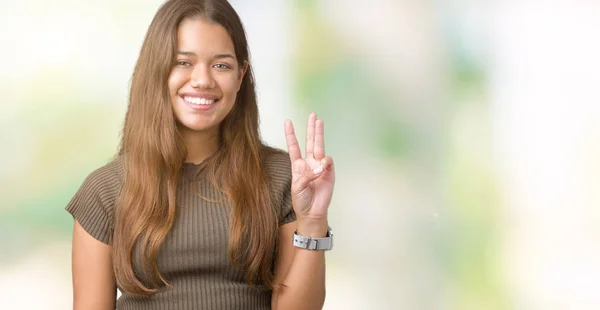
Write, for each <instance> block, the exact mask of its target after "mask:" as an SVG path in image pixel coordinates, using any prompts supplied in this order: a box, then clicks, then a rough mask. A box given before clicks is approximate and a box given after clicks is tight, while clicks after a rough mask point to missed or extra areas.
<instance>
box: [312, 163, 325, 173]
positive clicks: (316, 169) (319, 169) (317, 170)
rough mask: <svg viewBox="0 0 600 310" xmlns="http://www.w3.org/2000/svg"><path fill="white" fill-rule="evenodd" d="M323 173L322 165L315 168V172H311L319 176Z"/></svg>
mask: <svg viewBox="0 0 600 310" xmlns="http://www.w3.org/2000/svg"><path fill="white" fill-rule="evenodd" d="M321 172H323V165H320V166H319V167H317V168H315V170H313V173H314V174H319V173H321Z"/></svg>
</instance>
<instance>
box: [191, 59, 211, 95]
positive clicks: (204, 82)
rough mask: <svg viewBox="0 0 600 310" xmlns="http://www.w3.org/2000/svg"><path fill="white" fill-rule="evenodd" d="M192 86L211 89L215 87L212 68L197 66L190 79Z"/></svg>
mask: <svg viewBox="0 0 600 310" xmlns="http://www.w3.org/2000/svg"><path fill="white" fill-rule="evenodd" d="M190 85H191V86H192V87H194V88H204V89H211V88H214V87H215V80H214V79H213V76H212V72H211V70H210V67H208V66H205V65H200V64H198V65H196V67H195V68H194V70H193V71H192V75H191V77H190Z"/></svg>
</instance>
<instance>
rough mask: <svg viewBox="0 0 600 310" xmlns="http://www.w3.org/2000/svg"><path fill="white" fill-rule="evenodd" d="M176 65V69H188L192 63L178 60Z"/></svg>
mask: <svg viewBox="0 0 600 310" xmlns="http://www.w3.org/2000/svg"><path fill="white" fill-rule="evenodd" d="M176 64H177V66H178V67H189V66H191V65H192V63H191V62H189V61H187V60H178V61H177V63H176Z"/></svg>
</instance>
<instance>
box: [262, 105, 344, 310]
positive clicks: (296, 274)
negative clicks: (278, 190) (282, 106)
mask: <svg viewBox="0 0 600 310" xmlns="http://www.w3.org/2000/svg"><path fill="white" fill-rule="evenodd" d="M285 135H286V142H287V146H288V153H289V156H290V163H291V165H292V167H291V172H292V173H291V178H292V180H291V192H290V193H291V195H290V196H291V200H292V207H293V209H294V212H295V214H296V218H297V221H296V222H295V223H289V224H285V225H282V226H281V227H280V229H279V248H278V253H277V258H276V264H275V283H276V284H283V285H282V287H279V288H276V289H275V290H274V292H273V297H272V301H271V304H272V308H273V309H275V310H280V309H285V310H293V309H307V310H311V309H321V308H322V307H323V303H324V302H325V253H324V252H323V251H320V250H316V251H313V250H306V249H300V248H296V247H294V246H293V244H292V238H293V234H294V231H295V230H296V229H297V230H298V233H299V234H301V235H303V236H308V237H313V238H321V237H325V236H326V235H327V228H328V226H327V210H328V208H329V204H330V203H331V197H332V195H333V187H334V183H335V171H334V167H333V159H332V158H331V157H329V156H325V144H324V130H323V121H322V120H317V115H316V114H315V113H311V114H310V115H309V117H308V125H307V128H306V157H305V158H302V154H301V152H300V147H299V146H298V140H297V139H296V134H295V133H294V127H293V125H292V122H291V121H289V120H288V121H286V123H285Z"/></svg>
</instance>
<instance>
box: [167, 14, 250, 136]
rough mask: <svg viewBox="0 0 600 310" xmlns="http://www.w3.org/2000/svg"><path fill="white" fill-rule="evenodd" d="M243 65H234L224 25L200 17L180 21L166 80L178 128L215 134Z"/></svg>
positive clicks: (231, 101)
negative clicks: (173, 61)
mask: <svg viewBox="0 0 600 310" xmlns="http://www.w3.org/2000/svg"><path fill="white" fill-rule="evenodd" d="M246 67H247V65H246V64H244V68H240V66H239V65H238V60H237V58H236V55H235V50H234V47H233V42H232V41H231V38H230V37H229V34H228V33H227V30H225V28H223V27H222V26H221V25H219V24H216V23H210V22H208V21H206V20H205V19H202V18H195V19H186V20H184V21H183V22H182V23H181V25H180V26H179V29H178V31H177V51H176V59H175V64H174V66H173V69H172V70H171V74H170V75H169V82H168V84H169V93H170V96H171V105H172V107H173V111H174V113H175V116H176V118H177V121H178V123H179V124H180V127H181V129H183V130H189V131H193V132H204V133H211V134H213V133H214V134H217V133H218V130H219V126H218V125H219V123H221V121H223V119H224V118H225V116H227V114H228V113H229V111H231V109H232V107H233V105H234V103H235V100H236V95H237V92H238V91H239V89H240V86H241V84H242V78H243V76H244V73H245V71H246Z"/></svg>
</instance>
